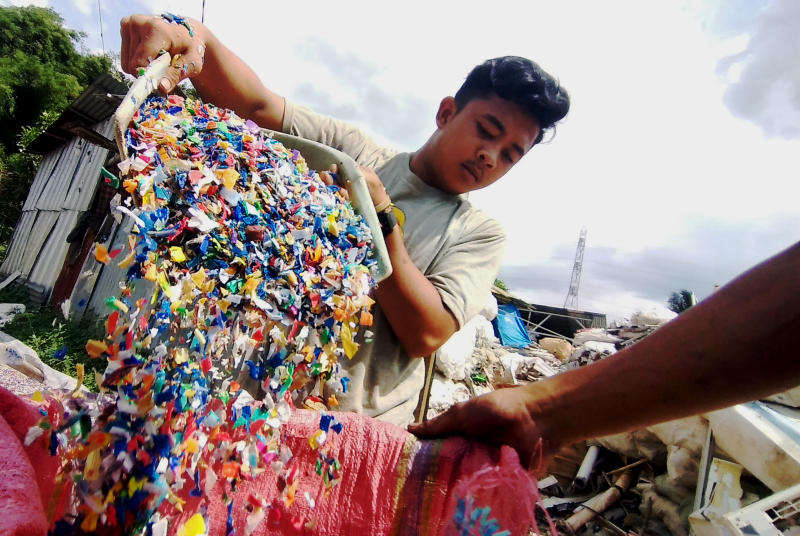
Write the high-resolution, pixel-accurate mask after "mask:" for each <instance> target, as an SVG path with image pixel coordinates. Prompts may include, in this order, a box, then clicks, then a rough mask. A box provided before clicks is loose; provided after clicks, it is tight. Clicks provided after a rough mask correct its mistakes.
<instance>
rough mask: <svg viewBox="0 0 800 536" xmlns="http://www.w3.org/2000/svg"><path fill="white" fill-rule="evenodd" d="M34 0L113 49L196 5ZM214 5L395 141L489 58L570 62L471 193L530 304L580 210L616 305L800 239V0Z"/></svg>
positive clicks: (277, 87) (589, 296) (292, 78)
mask: <svg viewBox="0 0 800 536" xmlns="http://www.w3.org/2000/svg"><path fill="white" fill-rule="evenodd" d="M10 3H12V2H10V0H0V5H10ZM13 3H14V4H18V2H13ZM25 3H27V2H21V4H25ZM35 3H36V4H37V5H45V6H49V7H51V8H53V9H54V10H55V11H57V12H58V13H59V14H61V15H62V17H64V20H65V25H66V26H67V27H70V28H73V29H78V30H82V31H84V32H86V34H87V37H86V39H85V41H84V44H85V46H86V47H87V49H88V50H91V51H100V50H103V49H105V50H106V51H109V52H113V53H118V52H119V47H120V37H119V20H120V19H121V18H122V17H123V16H125V15H127V14H130V13H137V12H138V13H161V12H164V11H171V12H174V13H178V14H182V15H186V16H192V17H195V18H198V19H199V18H200V17H201V16H202V15H203V0H192V1H177V0H175V1H170V0H152V1H142V0H130V1H128V2H124V3H121V2H112V1H108V0H99V1H98V0H75V1H66V0H54V1H39V2H35ZM204 17H205V22H206V24H207V25H208V26H209V27H210V28H211V30H212V31H213V32H214V33H215V34H216V35H217V36H218V37H219V38H220V39H221V40H222V42H223V43H225V44H226V45H227V46H228V47H229V48H230V49H231V50H233V51H234V52H236V53H237V54H238V55H239V56H241V57H242V58H243V59H244V60H245V62H247V63H248V64H249V65H250V66H251V67H252V68H253V69H254V70H255V72H256V73H258V74H259V76H260V77H261V79H262V81H263V82H264V83H265V84H266V85H267V86H268V87H270V88H271V89H273V90H274V91H276V92H278V93H279V94H282V95H284V96H286V97H287V98H289V99H291V100H293V101H295V102H298V103H300V104H304V105H306V106H309V107H311V108H312V109H315V110H316V111H318V112H321V113H326V114H330V115H333V116H335V117H337V118H340V119H344V120H348V121H351V122H354V123H356V124H358V125H359V126H361V127H363V128H364V129H366V130H367V131H368V132H369V133H371V134H372V135H373V136H374V137H375V138H376V139H377V140H379V141H381V142H383V143H385V144H387V145H389V146H392V147H395V148H397V149H400V150H408V151H413V150H416V149H417V148H419V147H420V146H421V145H422V144H423V143H424V142H425V140H426V139H427V138H428V136H430V134H431V133H432V132H433V130H434V129H435V122H434V118H435V114H436V109H437V107H438V104H439V102H440V101H441V99H442V98H443V97H445V96H448V95H452V94H454V93H455V91H456V90H457V89H458V87H459V86H460V84H461V83H462V82H463V80H464V78H465V77H466V75H467V73H468V72H469V70H470V69H471V68H472V67H473V66H475V65H476V64H478V63H481V62H482V61H484V60H486V59H488V58H492V57H496V56H501V55H506V54H512V55H519V56H525V57H528V58H530V59H532V60H534V61H536V62H537V63H539V64H540V65H541V66H542V67H544V68H545V70H547V71H548V72H550V73H551V74H552V75H554V76H555V77H556V78H558V80H559V81H560V83H561V85H562V86H563V87H565V88H566V89H567V91H568V92H569V93H570V96H571V99H572V107H571V109H570V113H569V115H568V116H567V118H566V119H565V120H564V121H562V122H561V123H560V124H559V125H558V128H557V132H556V134H555V136H554V137H553V138H552V139H551V140H550V141H549V142H548V143H546V144H542V145H539V146H536V147H535V148H534V149H533V150H532V151H531V152H530V153H529V154H528V155H526V156H525V157H524V158H523V160H522V161H521V162H520V163H519V164H517V165H516V166H515V167H514V168H513V169H512V170H511V171H510V172H509V173H508V174H507V175H506V176H505V177H504V178H503V179H501V180H500V181H499V182H497V183H495V184H493V185H491V186H490V187H488V188H486V189H484V190H480V191H478V192H474V193H472V194H471V196H470V199H471V201H472V202H473V203H474V204H476V205H478V206H480V207H481V208H483V209H484V210H486V211H487V212H488V213H489V214H490V215H492V216H493V217H495V218H496V219H497V220H498V221H500V223H501V224H503V226H504V227H505V230H506V233H507V236H508V246H507V250H506V253H505V258H504V262H503V266H502V269H501V271H500V276H499V277H500V278H501V279H502V280H503V281H504V282H505V283H506V285H507V286H508V287H509V289H510V290H511V292H512V293H514V294H516V295H518V296H520V297H522V298H524V299H526V300H528V301H530V302H532V303H539V304H544V305H555V306H562V305H563V304H564V301H565V299H566V296H567V291H568V289H569V285H570V279H571V276H572V268H573V264H574V259H575V252H576V246H577V242H578V236H579V233H580V231H581V228H582V227H586V229H587V238H586V246H585V250H584V258H583V269H582V274H581V280H580V288H579V293H578V308H579V309H583V310H588V311H594V312H600V313H606V314H607V315H608V317H609V320H622V319H624V318H628V317H630V315H631V314H632V313H634V312H635V311H637V310H643V311H656V312H659V313H661V314H665V313H666V312H667V311H666V300H667V298H668V297H669V295H670V293H672V292H673V291H676V290H680V289H683V288H686V289H689V290H692V291H693V292H694V293H695V294H696V295H697V297H698V299H703V298H705V297H707V296H708V295H709V294H710V293H712V292H713V290H714V286H715V285H724V284H725V283H727V282H729V281H730V280H731V279H733V278H734V277H736V275H738V274H740V273H742V272H743V271H745V270H747V269H748V268H750V267H752V266H754V265H755V264H757V263H759V262H761V261H763V260H765V259H766V258H768V257H770V256H772V255H774V254H776V253H778V252H779V251H781V250H783V249H785V248H786V247H788V246H790V245H791V244H793V243H795V242H797V241H798V240H800V210H798V204H800V180H798V179H799V178H800V177H798V165H797V164H798V155H799V154H800V63H798V62H797V61H796V58H797V57H798V53H800V37H799V36H800V28H798V26H800V2H796V1H794V0H771V1H769V0H705V1H700V0H692V1H689V0H686V1H681V2H678V1H676V2H640V1H638V0H630V1H626V0H607V1H605V2H595V1H591V0H586V1H562V2H544V1H532V0H527V1H518V2H511V1H505V0H493V1H492V2H486V1H485V0H483V1H478V2H473V1H471V0H462V1H461V2H458V3H457V4H453V3H449V2H448V3H444V2H432V1H430V0H427V1H417V0H407V1H405V2H402V3H399V4H397V5H395V6H392V7H391V8H390V7H389V5H388V4H384V3H380V2H374V1H373V2H366V1H355V0H340V1H337V2H310V1H308V2H307V1H302V0H294V1H293V2H289V3H286V4H278V3H276V2H271V1H258V2H256V1H252V2H246V1H238V0H228V1H226V2H221V1H219V0H206V2H205V13H204ZM101 18H102V25H101V24H100V20H101ZM101 29H102V35H101Z"/></svg>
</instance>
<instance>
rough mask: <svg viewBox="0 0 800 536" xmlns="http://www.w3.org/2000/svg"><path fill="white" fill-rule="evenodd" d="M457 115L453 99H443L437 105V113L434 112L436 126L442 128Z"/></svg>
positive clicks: (456, 107)
mask: <svg viewBox="0 0 800 536" xmlns="http://www.w3.org/2000/svg"><path fill="white" fill-rule="evenodd" d="M457 113H458V106H456V100H455V99H454V98H453V97H445V98H443V99H442V102H440V103H439V111H438V112H436V126H437V127H439V128H442V127H443V126H445V125H446V124H447V123H449V122H450V120H451V119H453V117H455V115H456V114H457Z"/></svg>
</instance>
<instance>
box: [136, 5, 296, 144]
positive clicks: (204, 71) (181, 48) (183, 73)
mask: <svg viewBox="0 0 800 536" xmlns="http://www.w3.org/2000/svg"><path fill="white" fill-rule="evenodd" d="M120 34H121V35H122V50H121V53H120V61H121V63H122V68H123V70H124V71H125V72H127V73H129V74H132V75H134V76H135V75H136V74H137V71H138V69H139V68H140V67H146V66H147V65H148V63H149V62H150V59H152V58H156V57H157V56H158V55H159V52H160V51H162V50H166V51H167V52H169V53H170V54H171V55H172V58H173V60H172V67H170V69H169V70H168V71H167V74H166V76H165V78H164V79H162V81H161V82H160V83H159V89H160V90H161V91H163V92H164V93H167V92H169V91H171V90H172V89H173V88H174V87H175V85H177V83H178V82H180V81H181V80H182V79H184V78H187V77H188V78H191V79H192V84H193V85H194V87H195V88H196V89H197V92H198V93H199V94H200V96H201V97H203V99H204V100H207V101H209V102H213V103H214V104H215V105H217V106H221V107H225V108H230V109H232V110H234V111H235V112H236V113H237V114H238V115H240V116H241V117H245V118H248V119H252V120H253V121H255V122H256V123H258V125H260V126H261V127H264V128H268V129H271V130H281V126H282V123H283V112H284V107H285V105H284V100H283V97H281V96H280V95H278V94H276V93H274V92H272V91H271V90H269V89H268V88H267V87H266V86H264V84H262V83H261V80H260V79H259V78H258V76H257V75H256V73H255V72H253V70H252V69H251V68H250V67H248V66H247V64H245V63H244V61H242V59H241V58H239V57H238V56H237V55H236V54H234V53H233V52H232V51H231V50H230V49H228V48H227V47H226V46H225V45H223V44H222V43H221V42H220V40H219V39H217V37H216V36H215V35H214V34H213V33H212V32H211V31H210V30H209V29H208V28H207V27H206V26H205V25H203V24H202V23H200V22H199V21H196V20H194V19H190V18H183V17H178V16H174V15H169V14H166V15H162V16H153V15H130V16H128V17H125V18H124V19H122V21H121V22H120Z"/></svg>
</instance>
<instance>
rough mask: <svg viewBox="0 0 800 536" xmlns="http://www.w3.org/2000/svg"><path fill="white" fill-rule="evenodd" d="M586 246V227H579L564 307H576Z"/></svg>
mask: <svg viewBox="0 0 800 536" xmlns="http://www.w3.org/2000/svg"><path fill="white" fill-rule="evenodd" d="M585 248H586V227H581V234H580V237H579V238H578V249H576V250H575V264H573V265H572V279H571V280H570V282H569V292H567V299H566V300H564V309H577V308H578V288H579V287H580V285H581V269H582V268H583V250H584V249H585Z"/></svg>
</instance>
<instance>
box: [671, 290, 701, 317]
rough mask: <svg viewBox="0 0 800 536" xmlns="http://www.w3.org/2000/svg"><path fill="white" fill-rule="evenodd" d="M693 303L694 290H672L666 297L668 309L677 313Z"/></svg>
mask: <svg viewBox="0 0 800 536" xmlns="http://www.w3.org/2000/svg"><path fill="white" fill-rule="evenodd" d="M694 304H695V298H694V292H692V291H691V290H686V289H681V290H678V291H676V292H673V293H672V294H670V296H669V298H668V299H667V306H668V307H669V310H670V311H672V312H673V313H678V314H681V313H682V312H684V311H685V310H686V309H688V308H689V307H691V306H692V305H694Z"/></svg>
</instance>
